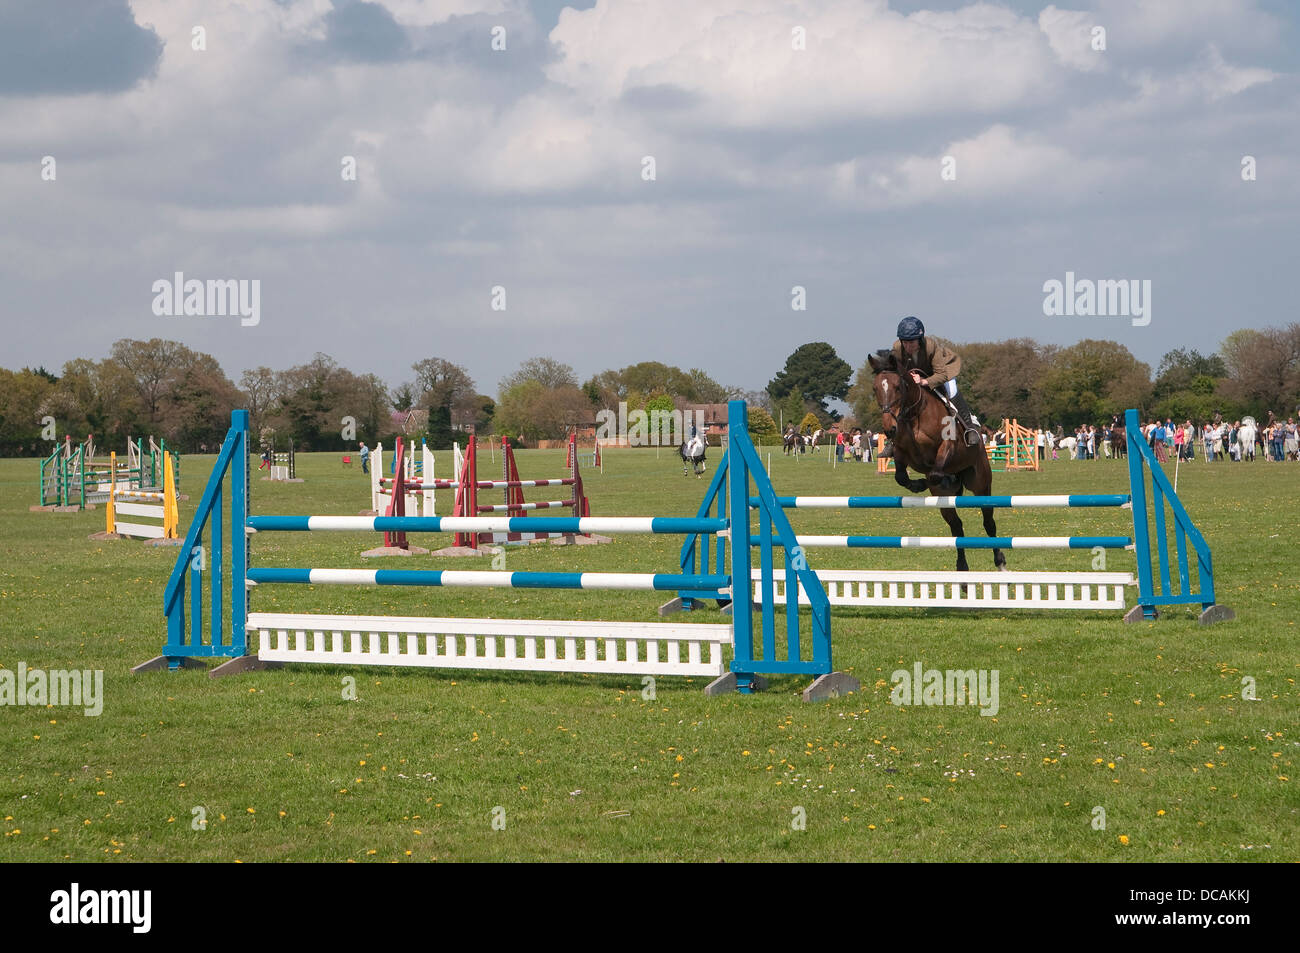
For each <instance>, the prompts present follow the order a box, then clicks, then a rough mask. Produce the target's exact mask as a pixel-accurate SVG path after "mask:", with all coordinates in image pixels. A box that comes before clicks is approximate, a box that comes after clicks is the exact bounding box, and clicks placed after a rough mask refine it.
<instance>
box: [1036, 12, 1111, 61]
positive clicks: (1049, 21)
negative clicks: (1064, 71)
mask: <svg viewBox="0 0 1300 953" xmlns="http://www.w3.org/2000/svg"><path fill="white" fill-rule="evenodd" d="M1097 25H1099V24H1098V23H1097V18H1096V16H1095V15H1094V14H1092V13H1090V12H1088V11H1086V10H1059V9H1057V8H1056V7H1054V6H1049V7H1046V8H1045V9H1044V10H1043V12H1042V13H1040V14H1038V27H1039V29H1041V30H1042V31H1043V33H1045V34H1046V35H1047V42H1048V44H1049V45H1050V46H1051V47H1052V52H1053V53H1055V54H1056V58H1057V59H1058V60H1060V62H1061V63H1063V64H1065V65H1066V66H1069V67H1072V68H1074V69H1077V70H1083V71H1084V72H1090V71H1092V70H1101V69H1105V66H1106V54H1105V52H1103V51H1099V50H1094V49H1093V48H1092V28H1093V27H1094V26H1097Z"/></svg>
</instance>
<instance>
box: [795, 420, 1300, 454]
mask: <svg viewBox="0 0 1300 953" xmlns="http://www.w3.org/2000/svg"><path fill="white" fill-rule="evenodd" d="M793 430H794V428H793V427H790V426H787V428H786V432H787V436H789V435H790V434H791V433H793ZM1115 431H1116V427H1115V426H1114V425H1102V426H1100V427H1095V426H1083V427H1079V428H1078V429H1076V430H1075V431H1074V435H1073V436H1071V437H1067V436H1065V434H1064V431H1062V430H1061V429H1060V428H1058V429H1057V431H1056V434H1055V435H1053V434H1051V433H1050V432H1047V431H1039V434H1038V457H1039V459H1040V460H1042V459H1045V458H1046V457H1047V456H1048V455H1049V454H1050V456H1051V458H1052V459H1053V460H1057V459H1060V457H1061V456H1068V457H1069V459H1072V460H1094V459H1098V458H1109V457H1115V456H1118V455H1119V449H1118V447H1117V446H1116V445H1115V439H1114V438H1115V436H1116V433H1115ZM1142 436H1143V439H1145V440H1146V442H1147V446H1149V447H1151V449H1152V451H1154V453H1155V455H1156V459H1157V460H1159V461H1160V462H1161V463H1167V462H1169V461H1170V460H1176V459H1181V460H1196V459H1198V458H1199V459H1201V460H1205V461H1206V462H1209V463H1213V462H1216V461H1241V460H1266V461H1269V462H1283V461H1287V460H1292V461H1296V460H1300V427H1297V425H1296V421H1295V419H1294V418H1288V419H1287V420H1285V421H1282V420H1280V419H1277V418H1274V417H1273V416H1272V415H1271V414H1270V415H1269V419H1268V422H1267V423H1266V424H1265V425H1264V426H1262V427H1260V426H1257V425H1256V424H1255V421H1254V420H1253V419H1251V418H1250V417H1247V418H1245V420H1244V421H1242V420H1234V421H1231V422H1229V421H1226V420H1224V421H1219V422H1215V421H1206V422H1205V423H1203V424H1202V425H1201V426H1199V427H1197V426H1196V425H1194V424H1193V423H1192V422H1191V421H1190V420H1186V421H1184V422H1183V423H1181V424H1175V423H1174V422H1173V420H1171V419H1166V420H1164V421H1163V422H1162V421H1159V420H1153V421H1151V422H1150V423H1147V424H1145V425H1144V426H1143V427H1142ZM999 437H1001V438H1002V439H996V438H995V440H994V441H993V442H995V443H998V444H1001V443H1003V442H1005V437H1002V435H1001V434H999ZM804 440H805V443H806V447H807V448H808V449H813V448H816V447H817V446H818V445H821V446H825V441H830V442H832V443H833V444H834V446H835V457H836V459H837V460H838V461H840V462H843V461H844V460H845V458H848V459H851V460H856V461H858V462H861V463H869V462H871V461H872V460H874V459H875V458H876V435H875V434H874V433H872V432H871V431H870V430H863V429H862V428H860V427H854V428H853V429H852V430H850V431H847V432H846V431H843V430H840V429H839V428H838V427H832V428H831V429H830V430H829V431H823V430H818V431H816V432H815V433H813V434H811V435H809V436H807V437H805V438H804ZM986 442H987V438H986ZM885 455H886V456H888V452H886V454H885Z"/></svg>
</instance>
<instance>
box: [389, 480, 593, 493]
mask: <svg viewBox="0 0 1300 953" xmlns="http://www.w3.org/2000/svg"><path fill="white" fill-rule="evenodd" d="M380 482H382V483H392V482H393V478H392V477H381V478H380ZM404 482H405V483H406V485H407V486H408V487H414V488H416V489H425V490H428V489H434V490H450V489H452V488H453V487H456V486H458V485H459V484H457V483H454V482H453V481H451V480H428V481H426V480H406V481H404ZM572 485H573V480H572V479H570V478H569V477H563V478H560V479H554V480H475V481H474V487H475V488H476V489H479V490H503V489H516V488H520V487H535V486H572Z"/></svg>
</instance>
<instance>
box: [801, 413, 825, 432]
mask: <svg viewBox="0 0 1300 953" xmlns="http://www.w3.org/2000/svg"><path fill="white" fill-rule="evenodd" d="M821 426H822V422H821V420H820V419H819V418H818V417H817V415H816V414H814V413H812V412H811V411H810V412H808V413H806V414H804V415H803V420H801V421H799V428H798V429H799V432H800V433H812V432H813V431H814V430H820V429H821Z"/></svg>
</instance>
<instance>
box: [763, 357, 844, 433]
mask: <svg viewBox="0 0 1300 953" xmlns="http://www.w3.org/2000/svg"><path fill="white" fill-rule="evenodd" d="M852 373H853V368H851V367H850V366H849V365H848V364H847V363H845V362H844V361H842V360H841V359H840V357H839V355H837V354H836V353H835V348H833V347H831V346H830V345H829V344H827V343H825V342H824V341H815V342H813V343H811V344H802V345H800V346H799V347H797V348H795V350H794V352H793V353H792V354H791V355H790V356H789V357H788V358H786V361H785V368H784V370H782V371H780V372H779V373H778V374H777V375H776V377H774V378H773V379H772V380H771V381H769V382H768V385H767V392H768V393H769V394H771V395H772V399H773V400H777V401H780V400H783V399H784V398H786V397H788V396H789V395H791V394H798V395H799V396H800V397H801V398H802V399H803V400H805V401H807V402H808V403H810V404H814V405H816V406H817V408H818V409H819V410H820V411H821V414H820V416H821V417H822V419H830V420H838V419H839V414H837V413H835V412H833V411H831V410H830V409H829V408H828V407H827V406H826V401H827V400H828V399H830V398H835V399H843V398H844V397H845V396H846V395H847V394H848V392H849V377H850V376H851V375H852Z"/></svg>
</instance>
